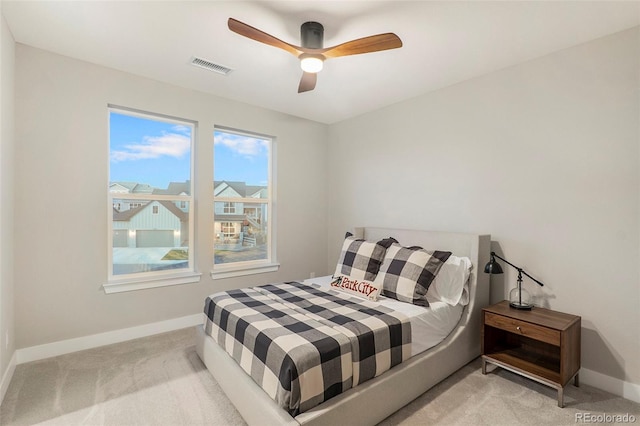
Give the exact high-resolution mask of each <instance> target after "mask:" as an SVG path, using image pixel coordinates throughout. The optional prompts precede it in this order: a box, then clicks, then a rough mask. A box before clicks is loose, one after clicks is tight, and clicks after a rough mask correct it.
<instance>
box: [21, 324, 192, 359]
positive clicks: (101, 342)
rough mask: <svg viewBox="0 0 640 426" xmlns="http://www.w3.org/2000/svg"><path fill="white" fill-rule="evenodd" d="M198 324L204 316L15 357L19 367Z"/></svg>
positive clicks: (50, 345)
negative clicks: (27, 363)
mask: <svg viewBox="0 0 640 426" xmlns="http://www.w3.org/2000/svg"><path fill="white" fill-rule="evenodd" d="M198 324H202V314H194V315H188V316H185V317H180V318H174V319H170V320H166V321H159V322H154V323H151V324H145V325H139V326H136V327H130V328H123V329H120V330H114V331H108V332H106V333H98V334H92V335H90V336H83V337H77V338H74V339H68V340H61V341H58V342H52V343H46V344H43V345H37V346H31V347H28V348H22V349H18V350H16V354H15V355H14V356H15V357H16V363H15V364H18V365H19V364H24V363H26V362H31V361H38V360H41V359H46V358H51V357H54V356H58V355H64V354H68V353H72V352H77V351H82V350H85V349H93V348H97V347H100V346H105V345H111V344H113V343H120V342H125V341H127V340H133V339H138V338H141V337H147V336H152V335H154V334H160V333H166V332H168V331H174V330H179V329H181V328H187V327H191V326H195V325H198Z"/></svg>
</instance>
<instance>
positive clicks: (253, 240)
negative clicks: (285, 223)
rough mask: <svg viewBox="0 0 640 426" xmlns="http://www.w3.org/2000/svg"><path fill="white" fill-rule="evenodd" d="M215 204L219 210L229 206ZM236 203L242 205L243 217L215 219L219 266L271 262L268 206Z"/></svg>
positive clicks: (224, 216)
mask: <svg viewBox="0 0 640 426" xmlns="http://www.w3.org/2000/svg"><path fill="white" fill-rule="evenodd" d="M214 204H215V209H216V211H217V210H221V209H223V208H224V204H225V203H223V202H216V203H214ZM236 204H242V212H243V213H242V214H233V215H232V214H227V215H225V214H221V215H216V216H215V217H216V220H215V222H214V251H215V258H214V263H215V264H216V265H218V264H229V263H233V262H246V261H251V260H266V259H268V245H267V243H268V241H267V240H268V238H267V237H268V234H267V204H262V203H236Z"/></svg>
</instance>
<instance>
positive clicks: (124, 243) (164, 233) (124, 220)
mask: <svg viewBox="0 0 640 426" xmlns="http://www.w3.org/2000/svg"><path fill="white" fill-rule="evenodd" d="M188 237H189V225H188V216H187V214H186V213H185V212H183V211H182V210H180V209H179V208H178V207H177V206H176V205H175V204H174V203H172V202H171V201H150V202H148V203H147V204H144V205H142V206H139V207H134V208H131V209H128V210H125V211H118V210H116V209H114V210H113V247H181V246H184V245H186V244H183V240H186V239H187V238H188Z"/></svg>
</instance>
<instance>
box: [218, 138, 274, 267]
mask: <svg viewBox="0 0 640 426" xmlns="http://www.w3.org/2000/svg"><path fill="white" fill-rule="evenodd" d="M271 144H272V140H271V139H270V138H268V137H259V136H252V135H247V134H243V133H241V132H237V133H236V132H233V131H223V130H220V129H217V130H216V131H215V132H214V154H213V160H214V169H213V176H214V193H213V195H214V251H215V257H214V264H216V265H219V264H231V263H234V262H248V261H265V260H267V261H268V260H270V258H269V256H270V250H269V244H270V242H269V234H268V232H267V226H268V221H267V219H268V217H267V210H268V208H269V201H270V200H269V194H270V191H269V185H270V182H269V165H270V161H271V158H270V156H271V153H270V151H271ZM253 199H260V200H264V201H265V202H260V203H256V202H252V201H251V200H253Z"/></svg>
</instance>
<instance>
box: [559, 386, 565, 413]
mask: <svg viewBox="0 0 640 426" xmlns="http://www.w3.org/2000/svg"><path fill="white" fill-rule="evenodd" d="M558 407H560V408H564V388H558Z"/></svg>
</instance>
